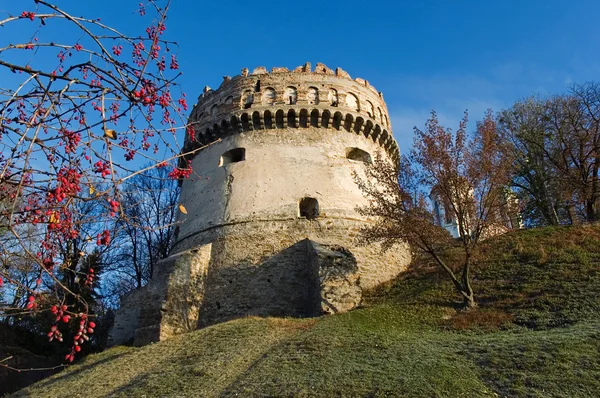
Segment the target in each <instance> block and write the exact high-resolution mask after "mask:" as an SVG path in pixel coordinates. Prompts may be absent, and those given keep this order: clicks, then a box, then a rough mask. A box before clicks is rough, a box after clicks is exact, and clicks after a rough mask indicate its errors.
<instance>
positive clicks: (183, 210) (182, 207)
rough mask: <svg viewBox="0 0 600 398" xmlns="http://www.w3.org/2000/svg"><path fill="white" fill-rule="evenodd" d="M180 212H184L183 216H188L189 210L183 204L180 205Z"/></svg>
mask: <svg viewBox="0 0 600 398" xmlns="http://www.w3.org/2000/svg"><path fill="white" fill-rule="evenodd" d="M179 211H180V212H182V213H183V214H187V209H186V208H185V206H184V205H183V204H180V205H179Z"/></svg>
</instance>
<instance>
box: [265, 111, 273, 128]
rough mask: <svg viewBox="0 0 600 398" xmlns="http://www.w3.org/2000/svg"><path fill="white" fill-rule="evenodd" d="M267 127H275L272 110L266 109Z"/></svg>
mask: <svg viewBox="0 0 600 398" xmlns="http://www.w3.org/2000/svg"><path fill="white" fill-rule="evenodd" d="M264 119H265V128H266V129H272V128H273V116H272V115H271V111H265V116H264Z"/></svg>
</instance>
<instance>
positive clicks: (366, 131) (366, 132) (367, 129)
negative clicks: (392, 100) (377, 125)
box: [363, 120, 373, 138]
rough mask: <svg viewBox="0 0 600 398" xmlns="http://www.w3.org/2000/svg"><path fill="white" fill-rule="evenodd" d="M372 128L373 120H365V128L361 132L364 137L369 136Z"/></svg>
mask: <svg viewBox="0 0 600 398" xmlns="http://www.w3.org/2000/svg"><path fill="white" fill-rule="evenodd" d="M372 129H373V122H372V121H370V120H367V123H366V124H365V129H364V131H363V134H364V135H365V137H367V138H368V137H369V134H371V130H372Z"/></svg>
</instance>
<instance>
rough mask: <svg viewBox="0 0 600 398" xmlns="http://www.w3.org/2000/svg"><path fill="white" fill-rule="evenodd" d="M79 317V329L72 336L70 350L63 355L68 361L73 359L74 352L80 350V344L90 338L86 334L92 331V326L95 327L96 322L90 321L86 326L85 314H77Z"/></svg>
mask: <svg viewBox="0 0 600 398" xmlns="http://www.w3.org/2000/svg"><path fill="white" fill-rule="evenodd" d="M79 317H80V318H81V320H80V321H79V331H78V332H77V334H76V335H75V337H73V348H71V352H70V353H68V354H67V355H66V356H65V359H66V360H67V361H69V362H73V360H75V354H76V353H78V352H79V351H81V344H83V343H85V342H86V341H88V340H89V339H90V337H89V336H88V334H92V333H94V328H95V327H96V323H94V322H91V321H90V322H89V323H88V324H87V328H86V322H87V316H86V315H85V314H79Z"/></svg>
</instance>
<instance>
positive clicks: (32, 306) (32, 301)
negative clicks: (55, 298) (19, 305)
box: [27, 296, 37, 310]
mask: <svg viewBox="0 0 600 398" xmlns="http://www.w3.org/2000/svg"><path fill="white" fill-rule="evenodd" d="M27 309H28V310H32V309H33V310H35V309H37V303H36V302H35V297H33V296H29V297H28V298H27Z"/></svg>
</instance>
